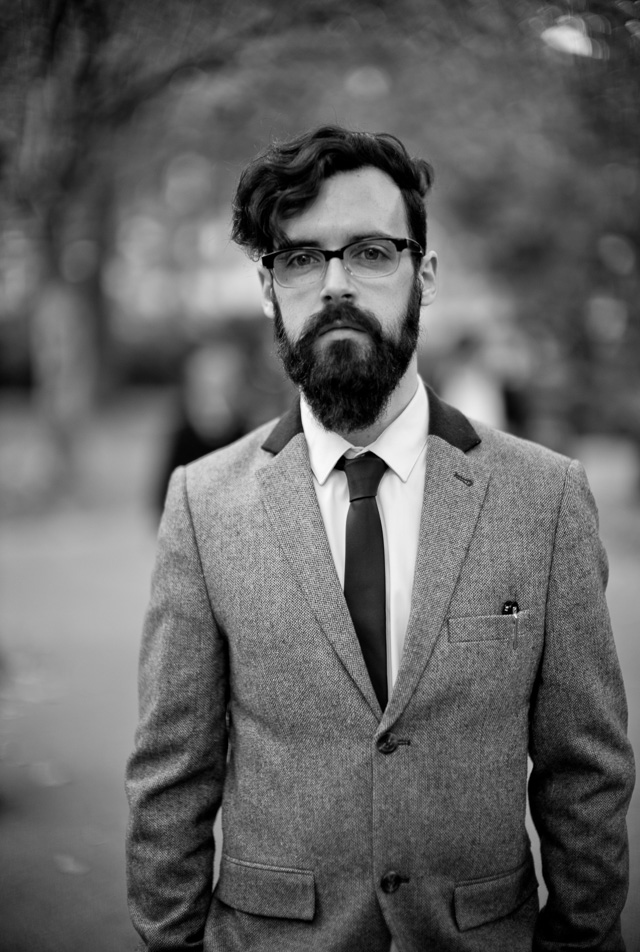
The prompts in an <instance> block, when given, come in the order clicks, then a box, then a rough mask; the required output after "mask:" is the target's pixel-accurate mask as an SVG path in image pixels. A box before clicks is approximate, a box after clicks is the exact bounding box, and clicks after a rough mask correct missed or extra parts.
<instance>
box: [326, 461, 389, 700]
mask: <svg viewBox="0 0 640 952" xmlns="http://www.w3.org/2000/svg"><path fill="white" fill-rule="evenodd" d="M338 468H340V469H344V471H345V473H346V476H347V482H348V484H349V499H350V506H349V512H348V514H347V533H346V549H345V572H344V597H345V599H346V602H347V606H348V608H349V612H350V614H351V618H352V621H353V626H354V628H355V630H356V634H357V636H358V640H359V642H360V647H361V649H362V654H363V657H364V661H365V664H366V666H367V671H368V672H369V677H370V678H371V683H372V684H373V689H374V691H375V692H376V697H377V698H378V701H379V702H380V707H381V708H382V710H383V711H384V709H385V707H386V706H387V693H388V689H387V620H386V610H385V572H384V539H383V536H382V525H381V523H380V513H379V512H378V504H377V502H376V493H377V492H378V486H379V484H380V480H381V479H382V477H383V476H384V473H385V470H386V468H387V464H386V463H385V462H384V460H381V459H380V458H379V457H378V456H376V455H375V453H364V454H363V455H362V456H356V457H355V458H354V459H346V458H345V457H343V458H342V459H341V460H340V461H339V463H338Z"/></svg>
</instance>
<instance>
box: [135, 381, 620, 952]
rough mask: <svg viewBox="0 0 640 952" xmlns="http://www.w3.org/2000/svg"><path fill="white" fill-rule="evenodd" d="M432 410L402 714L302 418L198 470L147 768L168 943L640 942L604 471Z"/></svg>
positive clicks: (155, 637) (538, 947) (145, 795)
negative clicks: (605, 534)
mask: <svg viewBox="0 0 640 952" xmlns="http://www.w3.org/2000/svg"><path fill="white" fill-rule="evenodd" d="M429 400H430V434H429V437H428V445H427V473H426V480H425V488H424V503H423V510H422V519H421V526H420V541H419V549H418V557H417V564H416V572H415V582H414V588H413V596H412V606H411V617H410V621H409V626H408V631H407V637H406V642H405V649H404V654H403V658H402V663H401V668H400V671H399V674H398V677H397V681H396V684H395V686H394V689H393V692H392V694H391V697H390V700H389V703H388V706H387V708H386V710H385V711H384V712H382V711H381V710H380V708H379V706H378V702H377V700H376V696H375V694H374V691H373V689H372V686H371V683H370V681H369V678H368V675H367V671H366V668H365V665H364V661H363V658H362V655H361V652H360V649H359V645H358V642H357V638H356V635H355V632H354V630H353V626H352V624H351V619H350V616H349V613H348V610H347V607H346V603H345V600H344V597H343V592H342V590H341V587H340V583H339V580H338V577H337V574H336V571H335V568H334V565H333V561H332V558H331V553H330V551H329V546H328V542H327V539H326V535H325V532H324V527H323V523H322V519H321V515H320V511H319V507H318V504H317V499H316V496H315V492H314V487H313V481H312V475H311V471H310V467H309V460H308V454H307V448H306V441H305V438H304V434H303V432H302V429H301V425H300V418H299V410H298V411H297V412H296V411H293V412H292V413H291V414H289V415H288V416H287V417H285V418H283V419H282V420H281V421H280V422H279V423H278V425H277V426H276V427H275V429H274V428H273V425H267V426H265V427H262V428H261V429H259V430H257V431H255V432H254V433H252V434H250V435H249V436H247V437H245V438H243V439H242V440H240V441H239V442H237V443H235V444H234V445H232V446H230V447H228V448H226V449H224V450H221V451H218V452H216V453H214V454H211V455H209V456H207V457H205V458H203V459H202V460H200V461H198V462H196V463H194V464H191V465H190V466H188V467H187V468H186V469H184V468H183V469H179V470H177V471H176V473H175V474H174V475H173V478H172V481H171V485H170V488H169V492H168V497H167V503H166V507H165V513H164V516H163V520H162V524H161V528H160V534H159V543H158V555H157V562H156V566H155V570H154V575H153V581H152V593H151V600H150V605H149V609H148V612H147V616H146V620H145V626H144V634H143V641H142V650H141V660H140V722H139V726H138V730H137V734H136V744H135V750H134V753H133V754H132V756H131V758H130V760H129V764H128V772H127V790H128V795H129V800H130V806H131V819H130V826H129V832H128V878H129V897H130V908H131V913H132V918H133V922H134V924H135V926H136V928H137V929H138V931H139V932H140V934H141V936H142V937H143V939H144V943H145V948H148V949H149V950H151V952H186V950H203V952H389V945H390V941H391V937H393V939H394V941H395V943H396V945H397V948H398V950H399V952H423V950H434V952H525V950H527V952H530V950H532V949H533V950H535V952H551V950H556V952H560V950H565V949H569V948H571V949H587V948H588V949H592V950H593V949H598V950H621V949H623V948H624V946H623V943H622V939H621V934H620V912H621V909H622V907H623V905H624V902H625V896H626V890H627V841H626V827H625V814H626V809H627V805H628V801H629V798H630V795H631V789H632V784H633V779H632V778H633V765H632V756H631V752H630V748H629V745H628V742H627V739H626V706H625V699H624V691H623V685H622V680H621V676H620V671H619V667H618V662H617V658H616V652H615V647H614V643H613V640H612V636H611V631H610V624H609V617H608V612H607V608H606V604H605V597H604V587H605V583H606V576H607V564H606V558H605V555H604V552H603V549H602V546H601V544H600V541H599V538H598V532H597V515H596V510H595V506H594V503H593V499H592V497H591V494H590V491H589V489H588V486H587V482H586V478H585V475H584V472H583V469H582V467H581V466H580V464H579V463H577V462H576V461H571V460H569V459H567V458H565V457H562V456H559V455H557V454H554V453H552V452H550V451H548V450H545V449H542V448H541V447H539V446H536V445H534V444H531V443H527V442H524V441H521V440H518V439H516V438H514V437H511V436H508V435H505V434H503V433H500V432H497V431H495V430H492V429H490V428H488V427H485V426H482V425H474V426H472V425H471V423H470V422H469V421H468V420H467V419H466V418H465V417H463V416H462V415H461V414H460V413H458V412H457V411H456V410H453V409H452V408H450V407H447V406H446V404H443V403H442V402H441V401H440V400H439V399H438V398H437V397H436V396H435V395H434V394H433V393H431V392H430V393H429ZM508 601H512V602H517V604H518V606H519V613H518V614H517V616H514V615H506V614H502V608H503V605H504V603H505V602H508ZM528 755H529V756H530V758H531V761H532V763H533V768H532V770H531V774H530V779H529V780H528V760H527V756H528ZM527 790H528V794H529V800H530V807H531V813H532V816H533V819H534V822H535V824H536V826H537V829H538V831H539V833H540V837H541V843H542V862H543V870H544V876H545V880H546V884H547V886H548V889H549V899H548V902H547V904H546V907H545V909H543V910H542V911H541V912H540V911H539V908H538V898H537V882H536V876H535V871H534V867H533V863H532V858H531V851H530V844H529V840H528V837H527V833H526V829H525V808H526V802H527ZM220 808H222V826H223V845H222V852H221V857H220V875H219V879H218V881H217V884H215V888H214V882H213V868H214V863H213V860H214V840H213V835H212V826H213V821H214V818H215V816H216V814H217V812H218V810H219V809H220Z"/></svg>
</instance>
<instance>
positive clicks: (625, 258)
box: [0, 0, 640, 952]
mask: <svg viewBox="0 0 640 952" xmlns="http://www.w3.org/2000/svg"><path fill="white" fill-rule="evenodd" d="M639 101H640V3H638V2H631V0H601V2H598V0H559V2H557V3H540V2H536V0H394V2H390V0H340V2H337V0H305V2H304V3H291V2H290V0H259V2H251V0H234V3H227V2H222V0H136V3H135V4H133V3H127V2H125V0H108V2H107V0H55V2H49V0H23V2H21V3H12V2H11V0H3V2H1V3H0V533H1V535H0V572H1V575H0V848H1V850H2V856H3V862H2V864H1V868H0V949H2V952H32V950H33V949H35V948H37V949H38V950H39V952H80V950H86V949H87V948H90V949H92V950H94V952H116V950H117V952H122V950H124V949H133V948H134V946H135V937H134V933H133V930H132V928H131V926H130V925H129V923H128V917H127V912H126V904H125V898H124V858H123V839H124V827H125V822H126V804H125V800H124V794H123V786H122V776H123V771H124V761H125V758H126V756H127V753H128V751H129V749H130V747H131V743H132V738H133V731H134V728H135V716H136V684H135V679H136V670H135V669H136V661H137V651H138V643H139V634H140V627H141V622H142V615H143V612H144V608H145V603H146V599H147V594H148V585H149V574H150V571H151V566H152V562H153V550H154V542H155V532H156V528H157V520H158V517H159V512H160V509H161V506H162V500H163V496H164V490H165V487H166V481H167V478H168V474H169V472H170V470H171V468H172V467H173V466H174V465H176V463H178V462H182V461H184V460H186V459H188V458H193V457H194V456H198V455H201V454H202V453H204V452H207V451H208V450H209V449H211V448H215V447H217V446H221V445H224V444H225V443H227V442H229V441H231V440H233V439H236V438H237V437H238V436H239V435H241V434H242V433H244V432H246V431H247V430H248V429H250V428H252V427H254V426H256V425H257V424H259V423H262V422H264V421H266V420H268V419H270V418H271V417H273V416H274V415H276V414H278V413H280V412H281V411H282V410H283V409H285V408H286V407H287V406H288V405H289V403H290V401H291V398H292V391H291V389H290V387H289V385H288V384H287V382H286V381H285V380H284V378H283V376H282V373H281V371H280V369H279V366H278V363H277V360H276V358H275V357H274V354H273V350H272V343H271V328H270V325H269V324H268V323H267V322H266V321H264V319H263V318H262V317H261V313H260V307H259V296H258V281H257V277H256V275H255V265H254V264H253V263H252V262H250V261H248V260H247V259H246V258H245V257H244V256H243V255H242V254H241V253H240V252H239V251H238V250H237V249H236V248H235V247H234V246H233V245H232V244H231V243H230V241H229V237H228V235H229V216H230V201H231V197H232V194H233V190H234V188H235V184H236V182H237V179H238V176H239V173H240V171H241V169H242V167H243V166H244V164H245V162H246V161H247V160H248V159H249V158H250V157H251V156H252V155H253V154H254V153H255V152H256V151H257V150H258V149H259V148H261V147H262V146H264V145H265V144H266V143H267V142H268V141H269V140H270V139H271V138H272V137H274V136H276V137H278V136H284V135H287V134H289V133H295V132H298V131H299V130H300V129H302V128H306V127H309V126H311V125H314V124H317V123H322V122H339V123H341V124H344V125H348V126H353V127H357V128H360V129H364V130H370V131H387V132H392V133H395V134H396V135H398V136H400V137H401V138H402V139H403V141H404V142H405V143H406V144H407V146H408V148H409V149H410V150H411V151H412V152H414V153H416V154H420V155H423V156H425V157H427V158H429V159H430V161H432V162H433V164H434V165H435V167H436V186H435V190H434V193H433V197H432V199H431V203H430V208H429V216H430V232H429V243H430V246H431V247H432V248H434V249H435V250H437V251H438V253H439V258H440V272H439V273H440V275H441V279H440V291H439V297H438V300H437V302H436V303H435V304H434V305H433V306H432V307H431V308H429V310H428V311H427V312H426V314H425V332H424V334H423V339H422V342H421V351H420V361H421V367H422V372H423V375H424V376H425V378H426V379H427V380H429V381H430V382H431V383H432V384H433V385H434V386H435V388H436V389H437V390H438V391H439V392H440V393H441V394H442V395H443V396H444V397H445V399H448V400H450V401H451V402H453V403H455V404H456V405H458V406H460V407H461V408H462V409H463V410H465V411H467V412H469V413H470V414H471V415H472V416H476V417H480V418H483V419H485V420H487V421H488V422H493V423H495V424H497V425H499V426H502V427H504V428H506V429H509V430H511V431H512V432H514V433H517V434H519V435H521V436H524V437H527V438H531V439H535V440H538V441H540V442H542V443H544V444H545V445H547V446H550V447H552V448H554V449H557V450H559V451H561V452H563V453H566V454H569V455H574V456H578V457H579V458H580V459H582V461H583V462H584V463H585V465H586V467H587V471H588V473H589V476H590V479H591V483H592V487H593V489H594V493H595V495H596V500H597V502H598V504H599V508H600V514H601V529H602V535H603V538H604V540H605V543H606V545H607V548H608V551H609V556H610V562H611V582H610V587H609V595H610V607H611V611H612V615H613V620H614V626H615V631H616V639H617V644H618V650H619V653H620V657H621V661H622V665H623V672H624V676H625V681H626V684H627V691H628V695H629V708H630V733H631V736H632V740H633V742H634V745H635V748H636V750H638V749H639V748H640V648H639V639H638V622H637V617H638V613H637V607H636V604H635V594H636V591H637V588H638V581H639V579H640V377H639V371H640V293H639V292H640V261H639V255H640V117H639V111H638V102H639ZM630 835H631V840H632V887H631V893H630V899H629V902H628V904H627V909H626V911H625V918H624V928H625V935H626V938H627V943H628V948H629V950H630V952H634V950H637V949H640V798H639V797H638V796H636V797H635V798H634V801H633V803H632V811H631V816H630ZM541 896H542V897H543V898H544V888H542V890H541Z"/></svg>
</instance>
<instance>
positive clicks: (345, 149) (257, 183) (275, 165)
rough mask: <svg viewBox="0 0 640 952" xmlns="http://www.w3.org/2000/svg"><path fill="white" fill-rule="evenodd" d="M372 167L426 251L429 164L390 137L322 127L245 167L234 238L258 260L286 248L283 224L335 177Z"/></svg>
mask: <svg viewBox="0 0 640 952" xmlns="http://www.w3.org/2000/svg"><path fill="white" fill-rule="evenodd" d="M364 166H373V167H374V168H377V169H380V170H381V171H382V172H385V173H386V174H387V175H388V176H390V178H392V179H393V181H394V182H395V183H396V185H397V186H398V188H399V189H400V192H401V193H402V198H403V201H404V205H405V210H406V214H407V224H408V228H409V237H411V238H413V239H414V240H415V241H417V242H419V243H420V245H422V247H423V248H424V249H425V250H426V245H427V212H426V207H425V200H426V197H427V195H428V193H429V190H430V188H431V185H432V184H433V178H434V172H433V168H432V166H431V165H430V164H429V163H428V162H427V161H425V159H414V158H411V156H410V155H409V153H408V152H407V150H406V149H405V147H404V145H403V144H402V142H400V140H399V139H397V138H396V137H395V136H392V135H390V134H389V133H386V132H376V133H373V132H352V131H350V130H349V129H343V128H342V127H341V126H321V127H320V128H318V129H314V130H311V131H310V132H305V133H303V134H302V135H299V136H296V137H295V138H293V139H289V140H288V141H285V142H273V143H272V144H271V145H270V146H268V147H267V148H266V149H265V150H264V151H263V152H261V153H260V154H259V155H257V156H256V158H255V159H253V160H252V161H251V162H250V163H249V165H248V166H247V167H246V168H245V170H244V171H243V173H242V175H241V176H240V181H239V183H238V188H237V191H236V195H235V199H234V203H233V228H232V231H231V237H232V238H233V240H234V241H235V242H237V244H239V245H241V246H242V247H243V248H245V250H246V251H248V252H249V254H250V255H251V256H252V257H254V258H258V257H259V256H260V255H262V254H266V253H267V252H269V251H274V250H276V249H277V248H280V247H283V246H284V245H286V236H285V234H284V232H283V230H282V227H281V222H282V221H283V220H286V219H287V218H291V217H292V216H293V215H295V214H296V213H297V212H301V211H303V210H304V209H305V208H307V207H308V206H309V205H311V204H312V203H313V201H314V200H315V199H316V198H317V196H318V193H319V192H320V189H321V187H322V184H323V182H324V181H325V179H328V178H331V176H332V175H335V174H336V173H337V172H351V171H354V170H355V169H360V168H363V167H364Z"/></svg>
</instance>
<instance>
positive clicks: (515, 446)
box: [473, 420, 573, 479]
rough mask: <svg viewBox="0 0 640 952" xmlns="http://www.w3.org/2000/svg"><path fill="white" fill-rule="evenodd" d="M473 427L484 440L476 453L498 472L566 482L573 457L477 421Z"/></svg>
mask: <svg viewBox="0 0 640 952" xmlns="http://www.w3.org/2000/svg"><path fill="white" fill-rule="evenodd" d="M473 426H474V428H475V429H476V431H477V433H478V436H479V437H480V439H481V442H480V443H479V444H478V447H477V448H476V451H477V452H478V453H479V454H480V456H482V457H483V459H484V460H485V461H486V463H487V464H488V465H489V466H490V468H491V469H492V470H494V471H498V472H504V473H507V474H508V473H515V472H520V471H524V472H527V473H529V474H530V475H531V476H532V477H533V476H536V475H539V476H542V477H546V478H549V477H553V476H556V477H557V478H560V479H564V477H565V475H566V472H567V470H568V468H569V466H570V465H571V463H572V462H573V460H572V459H571V457H570V456H567V455H565V454H563V453H559V452H557V451H555V450H552V449H549V448H548V447H546V446H542V445H541V444H540V443H534V442H533V441H532V440H526V439H523V438H522V437H519V436H514V435H513V434H512V433H506V432H504V431H503V430H498V429H495V428H494V427H492V426H489V425H487V424H485V423H481V422H478V421H475V420H474V421H473Z"/></svg>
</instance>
